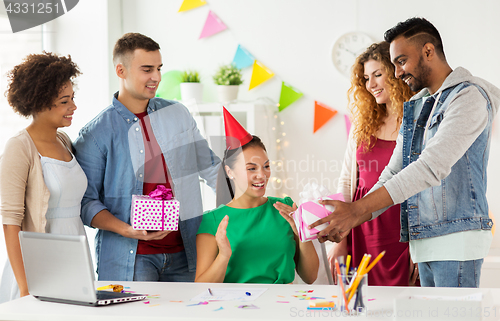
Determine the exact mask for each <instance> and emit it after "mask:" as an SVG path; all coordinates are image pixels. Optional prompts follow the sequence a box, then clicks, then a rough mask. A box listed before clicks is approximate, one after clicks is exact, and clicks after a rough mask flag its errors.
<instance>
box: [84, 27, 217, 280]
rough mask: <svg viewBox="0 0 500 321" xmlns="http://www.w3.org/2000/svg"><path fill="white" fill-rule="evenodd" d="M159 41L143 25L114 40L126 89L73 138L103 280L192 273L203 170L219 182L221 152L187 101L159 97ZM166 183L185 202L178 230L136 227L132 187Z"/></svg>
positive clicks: (144, 189) (142, 190)
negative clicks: (204, 133) (200, 126)
mask: <svg viewBox="0 0 500 321" xmlns="http://www.w3.org/2000/svg"><path fill="white" fill-rule="evenodd" d="M159 50H160V46H159V45H158V44H157V43H156V42H155V41H154V40H152V39H151V38H149V37H146V36H144V35H142V34H138V33H128V34H125V35H123V36H122V37H121V38H120V39H119V40H118V41H117V42H116V44H115V47H114V50H113V63H114V65H115V71H116V74H117V76H118V77H119V80H120V90H119V91H118V92H117V93H115V95H114V97H113V102H112V104H111V105H110V106H108V107H107V108H106V109H104V110H103V111H102V112H101V113H100V114H99V115H97V116H96V117H95V118H94V119H93V120H91V121H90V122H89V123H88V124H87V125H85V126H84V127H83V128H82V129H81V131H80V134H79V136H78V138H77V139H76V141H75V143H74V146H75V149H76V154H75V155H76V158H77V160H78V162H79V163H80V165H81V167H82V168H83V170H84V171H85V174H86V175H87V178H88V188H87V191H86V193H85V195H84V197H83V200H82V212H81V217H82V220H83V222H84V224H86V225H88V226H91V227H94V228H98V229H99V230H98V233H97V237H96V257H97V272H98V278H99V280H109V281H112V280H113V281H133V280H134V281H170V282H171V281H182V282H187V281H194V276H195V269H196V232H197V230H198V226H199V224H200V221H201V215H202V213H203V209H202V202H201V192H200V185H199V177H200V176H201V177H202V178H204V179H205V180H206V181H207V183H208V185H210V186H211V187H212V188H215V182H216V176H217V171H218V168H219V166H220V160H219V158H218V157H217V156H215V155H214V154H213V153H212V151H211V150H210V148H209V147H208V144H207V141H206V140H205V139H204V138H203V137H202V135H201V134H200V132H199V130H198V128H197V126H196V122H195V121H194V119H193V117H192V116H191V114H190V113H189V111H188V110H187V109H186V107H184V106H183V105H182V104H180V103H177V102H175V101H169V100H164V99H161V98H155V94H156V90H157V88H158V84H159V83H160V80H161V67H162V65H163V64H162V58H161V54H160V51H159ZM157 185H163V186H165V187H167V188H171V189H172V191H173V194H174V197H175V198H176V199H177V200H178V201H179V202H180V222H179V230H178V231H173V232H170V231H155V232H154V231H142V230H134V229H133V228H132V226H131V225H130V215H131V212H130V208H131V198H132V195H143V194H148V193H149V192H151V191H152V190H154V189H155V188H156V186H157Z"/></svg>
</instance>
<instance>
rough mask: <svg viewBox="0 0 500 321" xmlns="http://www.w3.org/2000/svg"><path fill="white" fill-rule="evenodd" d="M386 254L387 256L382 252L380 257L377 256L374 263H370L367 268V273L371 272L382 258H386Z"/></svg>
mask: <svg viewBox="0 0 500 321" xmlns="http://www.w3.org/2000/svg"><path fill="white" fill-rule="evenodd" d="M384 254H385V251H382V252H381V253H380V254H379V255H377V257H376V258H375V260H373V261H372V263H370V265H369V266H368V267H367V268H366V271H365V273H368V272H370V270H371V269H372V268H373V267H374V266H375V264H377V263H378V261H380V259H381V258H382V256H384Z"/></svg>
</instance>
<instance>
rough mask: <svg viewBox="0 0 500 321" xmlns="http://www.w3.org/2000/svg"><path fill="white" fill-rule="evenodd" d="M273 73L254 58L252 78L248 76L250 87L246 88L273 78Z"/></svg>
mask: <svg viewBox="0 0 500 321" xmlns="http://www.w3.org/2000/svg"><path fill="white" fill-rule="evenodd" d="M273 76H274V73H273V72H272V71H271V70H269V69H267V67H266V66H264V65H263V64H261V63H260V62H258V61H257V60H255V61H254V62H253V70H252V78H250V87H249V88H248V90H250V89H252V88H255V87H257V86H258V85H260V84H262V83H263V82H265V81H267V80H269V79H271V78H273Z"/></svg>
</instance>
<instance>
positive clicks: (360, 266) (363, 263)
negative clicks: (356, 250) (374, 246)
mask: <svg viewBox="0 0 500 321" xmlns="http://www.w3.org/2000/svg"><path fill="white" fill-rule="evenodd" d="M370 257H371V256H370ZM366 260H368V261H370V259H369V258H368V254H366V253H365V255H363V258H362V259H361V262H360V263H359V267H358V271H357V272H356V277H355V278H353V280H351V285H350V286H349V288H348V289H347V291H346V293H348V292H349V291H351V289H352V287H353V285H354V282H355V281H356V279H357V278H358V276H359V275H360V273H361V272H362V271H361V268H362V267H363V266H366V265H368V262H366Z"/></svg>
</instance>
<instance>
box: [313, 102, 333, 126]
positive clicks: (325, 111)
mask: <svg viewBox="0 0 500 321" xmlns="http://www.w3.org/2000/svg"><path fill="white" fill-rule="evenodd" d="M336 114H337V111H336V110H335V109H332V108H330V107H328V106H327V105H325V104H322V103H320V102H317V101H314V133H315V132H316V131H317V130H318V129H320V128H321V127H323V125H324V124H326V123H327V122H328V121H329V120H330V119H332V117H333V116H335V115H336Z"/></svg>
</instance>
